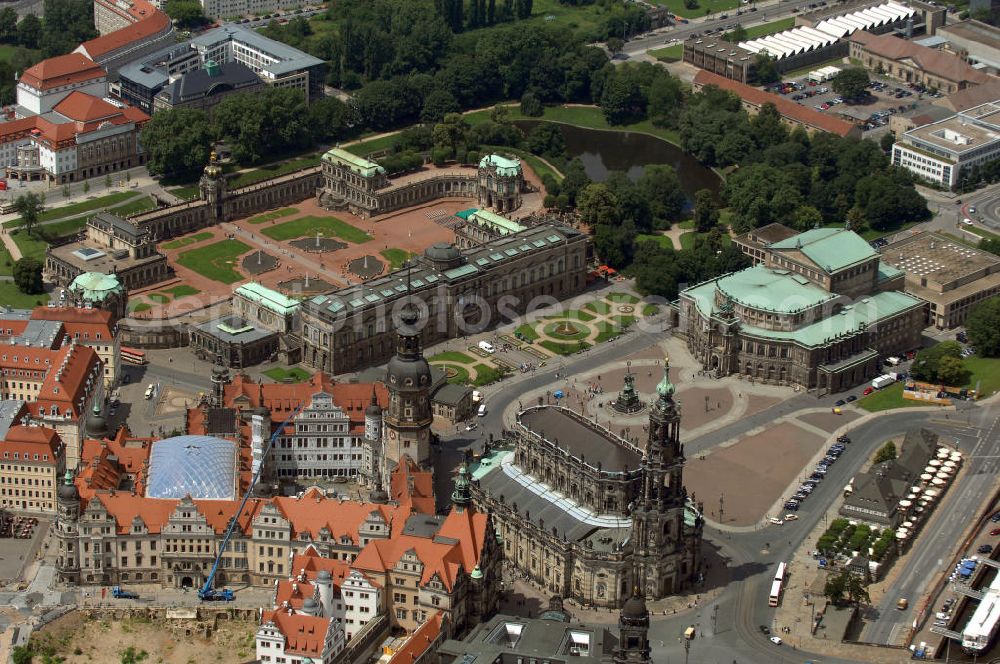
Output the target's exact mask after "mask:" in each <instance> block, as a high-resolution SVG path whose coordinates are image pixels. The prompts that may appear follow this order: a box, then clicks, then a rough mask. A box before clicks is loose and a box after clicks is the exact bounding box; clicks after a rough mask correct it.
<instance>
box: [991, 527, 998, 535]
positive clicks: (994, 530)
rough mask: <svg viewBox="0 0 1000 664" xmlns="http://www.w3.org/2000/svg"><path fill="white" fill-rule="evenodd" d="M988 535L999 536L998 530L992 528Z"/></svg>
mask: <svg viewBox="0 0 1000 664" xmlns="http://www.w3.org/2000/svg"><path fill="white" fill-rule="evenodd" d="M990 535H992V536H993V537H996V536H997V535H1000V528H994V529H993V530H991V531H990Z"/></svg>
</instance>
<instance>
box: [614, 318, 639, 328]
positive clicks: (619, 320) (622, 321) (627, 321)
mask: <svg viewBox="0 0 1000 664" xmlns="http://www.w3.org/2000/svg"><path fill="white" fill-rule="evenodd" d="M611 320H613V321H614V322H615V323H617V324H618V325H620V326H621V328H622V329H623V330H624V329H625V328H627V327H628V326H630V325H632V324H633V323H635V321H637V320H638V319H637V318H636V317H635V316H612V317H611Z"/></svg>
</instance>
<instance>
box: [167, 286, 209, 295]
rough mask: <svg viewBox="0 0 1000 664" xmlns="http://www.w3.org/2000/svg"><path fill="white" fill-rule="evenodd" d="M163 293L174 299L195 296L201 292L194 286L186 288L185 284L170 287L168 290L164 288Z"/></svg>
mask: <svg viewBox="0 0 1000 664" xmlns="http://www.w3.org/2000/svg"><path fill="white" fill-rule="evenodd" d="M163 292H164V293H170V294H171V295H173V296H174V297H175V298H178V297H187V296H188V295H197V294H198V293H200V292H201V291H200V290H198V289H197V288H195V287H194V286H188V285H187V284H177V285H176V286H171V287H170V288H164V289H163Z"/></svg>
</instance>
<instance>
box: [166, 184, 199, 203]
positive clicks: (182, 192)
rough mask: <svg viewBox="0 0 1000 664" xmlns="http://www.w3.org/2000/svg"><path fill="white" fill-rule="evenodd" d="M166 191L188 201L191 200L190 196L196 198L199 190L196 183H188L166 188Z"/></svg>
mask: <svg viewBox="0 0 1000 664" xmlns="http://www.w3.org/2000/svg"><path fill="white" fill-rule="evenodd" d="M167 193H168V194H173V195H174V196H176V197H177V198H180V199H182V200H185V201H188V200H191V199H192V198H198V194H199V193H200V190H199V189H198V185H196V184H189V185H187V186H184V187H171V188H169V189H167Z"/></svg>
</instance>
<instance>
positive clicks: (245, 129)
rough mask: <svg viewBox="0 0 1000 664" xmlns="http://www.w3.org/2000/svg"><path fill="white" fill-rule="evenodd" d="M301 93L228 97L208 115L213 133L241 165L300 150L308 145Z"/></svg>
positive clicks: (267, 91)
mask: <svg viewBox="0 0 1000 664" xmlns="http://www.w3.org/2000/svg"><path fill="white" fill-rule="evenodd" d="M306 119H307V113H306V103H305V97H304V96H303V94H302V91H301V90H295V89H292V88H267V89H265V90H264V91H263V92H259V93H256V94H253V95H232V96H230V97H226V98H225V99H223V100H222V103H220V104H219V105H218V106H216V107H215V109H214V110H213V111H212V122H213V124H214V125H215V133H216V135H217V136H219V137H220V138H222V139H224V140H225V141H227V142H228V143H229V144H230V146H231V148H232V151H233V156H234V157H235V158H236V159H237V160H238V161H240V162H241V163H245V164H246V163H255V162H258V161H260V160H261V159H263V158H264V157H272V158H273V157H274V156H275V155H278V154H281V153H283V152H287V151H289V150H294V149H296V148H301V147H305V146H307V145H309V144H310V143H311V136H310V134H309V127H308V126H307V124H306Z"/></svg>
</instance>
